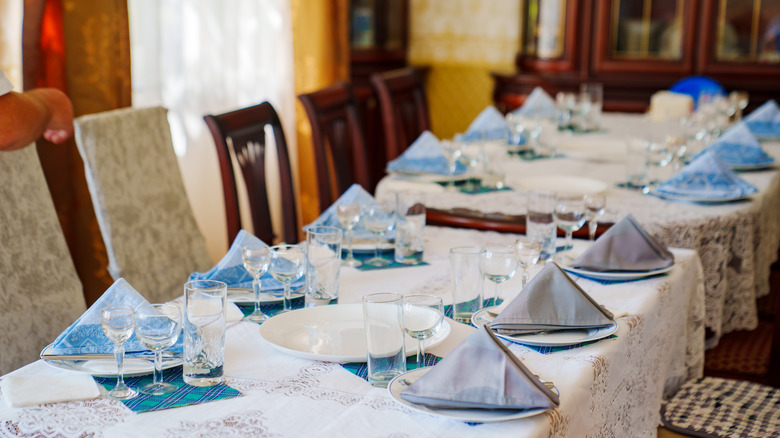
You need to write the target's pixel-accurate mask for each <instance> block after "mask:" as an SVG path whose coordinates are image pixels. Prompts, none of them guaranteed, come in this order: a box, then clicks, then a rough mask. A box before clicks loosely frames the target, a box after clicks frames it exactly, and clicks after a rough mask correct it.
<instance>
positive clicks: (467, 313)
mask: <svg viewBox="0 0 780 438" xmlns="http://www.w3.org/2000/svg"><path fill="white" fill-rule="evenodd" d="M481 252H482V248H480V247H478V246H460V247H456V248H451V249H450V278H451V279H452V318H453V319H454V320H455V321H458V322H462V323H464V324H469V323H471V315H473V314H474V313H475V312H477V311H478V310H480V309H482V304H483V302H482V286H483V284H484V278H483V277H482V271H480V270H479V255H480V253H481Z"/></svg>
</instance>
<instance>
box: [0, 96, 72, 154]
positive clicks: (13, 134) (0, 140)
mask: <svg viewBox="0 0 780 438" xmlns="http://www.w3.org/2000/svg"><path fill="white" fill-rule="evenodd" d="M72 134H73V105H72V104H71V102H70V99H68V97H67V96H66V95H65V94H64V93H62V92H61V91H59V90H56V89H54V88H38V89H35V90H30V91H27V92H24V93H15V92H13V91H12V92H10V93H8V94H4V95H2V96H0V150H12V149H19V148H22V147H24V146H27V145H28V144H30V143H32V142H33V141H35V140H37V139H38V138H39V137H40V136H41V135H43V137H44V138H45V139H46V140H49V141H51V142H53V143H62V142H63V141H65V140H67V139H68V137H70V136H71V135H72Z"/></svg>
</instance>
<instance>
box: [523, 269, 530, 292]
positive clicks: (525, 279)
mask: <svg viewBox="0 0 780 438" xmlns="http://www.w3.org/2000/svg"><path fill="white" fill-rule="evenodd" d="M521 278H522V280H523V288H524V289H525V285H526V284H528V278H529V275H528V268H523V276H522V277H521Z"/></svg>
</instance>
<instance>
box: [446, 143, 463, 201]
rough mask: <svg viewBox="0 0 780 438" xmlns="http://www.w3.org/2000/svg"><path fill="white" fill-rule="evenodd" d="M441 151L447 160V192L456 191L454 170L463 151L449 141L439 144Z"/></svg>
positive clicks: (458, 145)
mask: <svg viewBox="0 0 780 438" xmlns="http://www.w3.org/2000/svg"><path fill="white" fill-rule="evenodd" d="M441 149H442V152H444V156H445V157H446V158H447V166H448V167H447V171H448V172H449V177H450V179H449V181H447V186H446V187H445V188H446V189H447V190H456V187H455V170H456V168H457V165H458V159H459V158H460V157H461V155H463V150H461V146H460V144H459V143H458V142H453V141H450V140H443V141H442V142H441Z"/></svg>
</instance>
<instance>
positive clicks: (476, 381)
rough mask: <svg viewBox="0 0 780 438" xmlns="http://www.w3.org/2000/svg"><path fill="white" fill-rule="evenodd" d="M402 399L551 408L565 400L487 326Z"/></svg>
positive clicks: (428, 403) (438, 405) (455, 404)
mask: <svg viewBox="0 0 780 438" xmlns="http://www.w3.org/2000/svg"><path fill="white" fill-rule="evenodd" d="M401 398H403V399H404V400H407V401H410V402H412V403H418V404H422V405H426V406H431V407H436V408H471V409H474V408H476V409H550V408H554V407H556V406H558V404H559V400H558V395H557V394H556V393H554V392H553V391H552V390H550V389H548V388H546V387H545V386H544V385H543V384H542V382H541V381H539V379H538V378H537V377H536V376H534V375H533V373H531V372H530V371H529V370H528V368H526V367H525V365H523V363H522V362H520V359H518V358H517V356H515V355H514V354H513V353H512V352H511V351H509V349H508V348H507V347H506V345H504V343H503V342H502V341H500V340H499V339H498V338H497V337H496V335H494V334H493V333H492V332H491V331H490V329H489V328H487V326H483V328H481V329H479V330H477V331H476V332H474V333H473V334H471V335H470V336H469V337H468V338H466V339H465V340H464V341H463V342H461V343H460V345H458V346H457V347H455V349H454V350H452V352H450V353H449V354H448V355H447V357H445V358H444V359H442V360H441V362H439V363H438V364H436V365H435V366H434V367H432V368H431V369H430V370H429V371H428V372H426V373H425V374H424V375H423V376H422V377H420V378H419V379H417V381H415V382H414V383H412V384H411V385H410V386H409V387H408V388H406V389H405V390H403V391H401Z"/></svg>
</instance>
